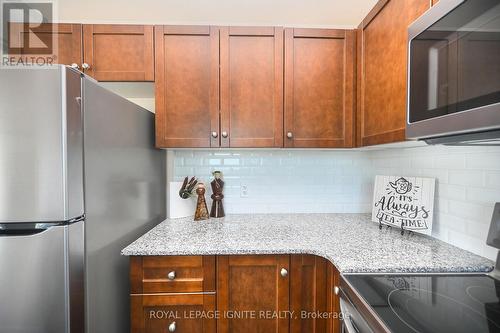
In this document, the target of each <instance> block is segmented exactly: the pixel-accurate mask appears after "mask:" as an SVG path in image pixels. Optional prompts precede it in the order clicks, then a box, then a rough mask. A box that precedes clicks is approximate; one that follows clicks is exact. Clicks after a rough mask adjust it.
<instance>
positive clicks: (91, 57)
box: [83, 24, 154, 81]
mask: <svg viewBox="0 0 500 333" xmlns="http://www.w3.org/2000/svg"><path fill="white" fill-rule="evenodd" d="M83 43H84V63H86V64H88V65H89V66H90V67H89V68H88V69H85V73H86V74H89V75H91V76H92V77H94V78H95V79H96V80H98V81H154V51H153V50H154V47H153V27H152V26H145V25H112V24H97V25H95V24H94V25H90V24H86V25H84V26H83Z"/></svg>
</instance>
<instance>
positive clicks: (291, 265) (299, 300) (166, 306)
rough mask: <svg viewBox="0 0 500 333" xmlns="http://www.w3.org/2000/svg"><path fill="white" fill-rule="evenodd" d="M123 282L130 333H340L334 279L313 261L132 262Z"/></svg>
mask: <svg viewBox="0 0 500 333" xmlns="http://www.w3.org/2000/svg"><path fill="white" fill-rule="evenodd" d="M172 271H175V272H176V274H175V275H172V274H170V277H169V273H171V272H172ZM164 275H166V276H167V278H166V279H165V276H164ZM130 279H131V295H130V299H131V332H132V333H157V332H161V333H166V332H191V333H197V332H200V333H201V332H203V333H215V332H217V333H246V332H252V333H254V332H261V333H268V332H269V333H288V332H290V333H339V332H340V324H339V320H338V314H339V301H338V297H337V295H335V293H334V287H335V286H336V285H338V282H339V272H338V271H337V270H336V268H335V267H334V266H333V265H332V264H331V263H330V262H328V261H327V260H326V259H323V258H320V257H317V256H313V255H238V256H156V257H148V256H144V257H131V266H130ZM191 280H192V283H191V282H190V281H191ZM213 280H215V282H216V283H215V285H214V283H213ZM154 282H157V283H159V284H153V285H152V283H154ZM187 288H189V289H187ZM186 290H192V292H186Z"/></svg>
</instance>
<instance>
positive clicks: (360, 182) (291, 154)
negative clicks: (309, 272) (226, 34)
mask: <svg viewBox="0 0 500 333" xmlns="http://www.w3.org/2000/svg"><path fill="white" fill-rule="evenodd" d="M173 165H174V171H173V177H174V179H175V180H182V179H183V178H184V177H185V176H188V175H189V176H193V175H195V176H197V177H199V178H200V179H202V180H203V181H205V182H206V183H208V182H209V181H210V180H211V179H212V172H213V171H214V170H221V171H222V172H223V173H224V181H225V183H226V186H225V193H224V194H225V209H226V212H227V213H236V214H237V213H368V212H370V211H371V201H372V195H373V180H374V177H375V175H401V176H418V177H431V178H436V200H435V211H436V215H435V222H434V228H433V233H432V234H433V236H434V237H436V238H439V239H441V240H443V241H446V242H449V243H452V244H454V245H457V246H459V247H462V248H465V249H468V250H470V251H472V252H475V253H477V254H480V255H483V256H486V257H488V258H491V259H494V258H495V257H496V253H497V251H496V250H494V249H492V248H491V247H489V246H487V245H485V241H486V235H487V232H488V226H489V222H490V219H491V214H492V211H493V204H494V202H497V201H500V147H444V146H428V147H417V148H406V149H386V150H370V151H359V150H358V151H352V150H351V151H349V150H344V151H340V150H323V151H321V150H216V151H213V150H206V151H204V150H196V151H189V150H181V151H175V152H174V163H173ZM242 186H245V187H246V194H245V195H244V196H242V191H241V188H242ZM207 192H208V193H207V198H208V197H209V196H210V194H211V193H210V189H208V191H207ZM209 201H210V200H209Z"/></svg>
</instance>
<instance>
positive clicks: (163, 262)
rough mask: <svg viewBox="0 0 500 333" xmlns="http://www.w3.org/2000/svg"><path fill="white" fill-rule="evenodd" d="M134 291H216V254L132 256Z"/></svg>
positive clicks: (131, 274) (132, 284)
mask: <svg viewBox="0 0 500 333" xmlns="http://www.w3.org/2000/svg"><path fill="white" fill-rule="evenodd" d="M130 277H131V281H130V282H131V293H132V294H143V293H144V294H148V293H188V292H207V291H215V256H141V257H131V258H130Z"/></svg>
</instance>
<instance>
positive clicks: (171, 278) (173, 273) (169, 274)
mask: <svg viewBox="0 0 500 333" xmlns="http://www.w3.org/2000/svg"><path fill="white" fill-rule="evenodd" d="M167 277H168V279H169V280H174V279H175V271H171V272H170V273H168V275H167Z"/></svg>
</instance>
